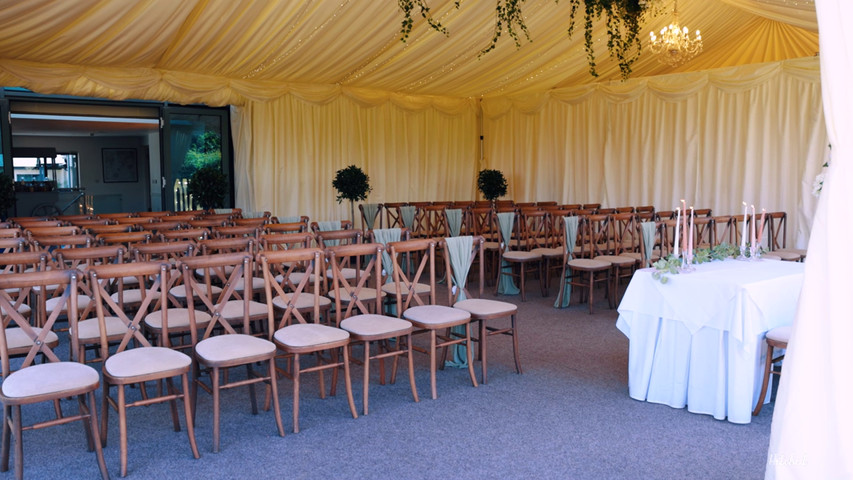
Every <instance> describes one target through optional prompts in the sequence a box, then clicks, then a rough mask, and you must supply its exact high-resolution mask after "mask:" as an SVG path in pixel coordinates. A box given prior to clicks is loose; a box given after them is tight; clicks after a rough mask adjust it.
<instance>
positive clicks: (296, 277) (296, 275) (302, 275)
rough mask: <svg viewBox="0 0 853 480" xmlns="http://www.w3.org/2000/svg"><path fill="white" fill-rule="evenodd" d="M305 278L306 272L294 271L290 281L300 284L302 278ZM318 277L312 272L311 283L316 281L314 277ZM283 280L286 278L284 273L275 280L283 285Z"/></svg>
mask: <svg viewBox="0 0 853 480" xmlns="http://www.w3.org/2000/svg"><path fill="white" fill-rule="evenodd" d="M303 278H305V272H293V273H291V274H290V281H291V282H293V283H294V284H295V285H299V283H300V282H302V279H303ZM315 278H316V277H315V276H314V275H313V274H312V275H311V279H310V280H308V281H309V282H310V283H314V279H315ZM282 280H284V275H281V274H278V275H276V276H275V281H276V282H277V283H278V284H279V285H281V282H282Z"/></svg>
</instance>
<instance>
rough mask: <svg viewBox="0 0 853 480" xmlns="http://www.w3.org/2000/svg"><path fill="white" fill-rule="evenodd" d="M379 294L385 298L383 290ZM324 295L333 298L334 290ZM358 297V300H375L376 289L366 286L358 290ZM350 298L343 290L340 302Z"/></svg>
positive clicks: (345, 301) (348, 300)
mask: <svg viewBox="0 0 853 480" xmlns="http://www.w3.org/2000/svg"><path fill="white" fill-rule="evenodd" d="M379 294H380V295H381V298H385V292H379ZM395 294H396V291H395ZM326 295H328V296H329V298H331V299H333V300H334V298H335V291H334V290H329V293H327V294H326ZM358 298H359V300H375V299H376V289H375V288H366V287H365V288H362V289H361V290H359V292H358ZM351 300H352V298H351V297H350V296H349V295H347V294H346V292H344V295H343V296H342V297H341V302H343V303H347V302H350V301H351Z"/></svg>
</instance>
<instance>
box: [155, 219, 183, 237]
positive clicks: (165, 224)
mask: <svg viewBox="0 0 853 480" xmlns="http://www.w3.org/2000/svg"><path fill="white" fill-rule="evenodd" d="M184 225H185V224H183V223H181V222H177V221H172V220H159V221H156V222H151V223H149V224H146V225H145V228H147V229H148V230H150V231H152V232H153V233H154V234H155V235H156V236H157V238H160V237H159V234H160V232H167V231H170V230H178V229H179V228H183V227H184Z"/></svg>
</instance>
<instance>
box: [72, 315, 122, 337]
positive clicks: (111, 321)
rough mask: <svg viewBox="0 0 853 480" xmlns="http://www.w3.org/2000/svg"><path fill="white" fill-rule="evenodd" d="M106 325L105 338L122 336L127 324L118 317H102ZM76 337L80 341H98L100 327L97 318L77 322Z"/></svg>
mask: <svg viewBox="0 0 853 480" xmlns="http://www.w3.org/2000/svg"><path fill="white" fill-rule="evenodd" d="M104 324H105V325H106V327H107V338H110V337H116V336H122V335H124V332H126V331H127V325H126V324H125V323H124V322H123V321H122V320H121V319H120V318H118V317H104ZM77 338H79V339H80V341H84V342H85V341H98V340H99V339H100V338H101V327H100V325H98V319H97V318H87V319H86V320H80V321H79V322H77Z"/></svg>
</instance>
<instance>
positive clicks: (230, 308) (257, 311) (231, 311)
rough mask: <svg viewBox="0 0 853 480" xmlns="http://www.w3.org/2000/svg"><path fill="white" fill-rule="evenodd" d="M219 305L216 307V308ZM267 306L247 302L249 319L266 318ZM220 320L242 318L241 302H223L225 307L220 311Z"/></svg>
mask: <svg viewBox="0 0 853 480" xmlns="http://www.w3.org/2000/svg"><path fill="white" fill-rule="evenodd" d="M218 307H219V305H217V308H218ZM266 314H267V304H266V303H260V302H251V301H250V302H249V317H257V316H266ZM222 318H230V319H234V318H240V319H242V318H243V301H242V300H229V301H227V302H225V307H224V308H223V309H222Z"/></svg>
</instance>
